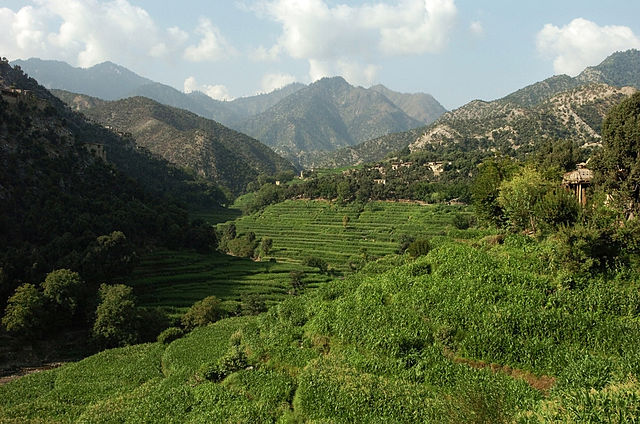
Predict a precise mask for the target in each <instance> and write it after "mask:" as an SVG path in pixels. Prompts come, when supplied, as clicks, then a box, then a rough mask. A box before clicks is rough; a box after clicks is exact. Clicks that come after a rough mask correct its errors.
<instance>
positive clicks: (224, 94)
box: [183, 76, 233, 100]
mask: <svg viewBox="0 0 640 424" xmlns="http://www.w3.org/2000/svg"><path fill="white" fill-rule="evenodd" d="M183 87H184V88H183V89H184V92H185V93H191V92H194V91H201V92H203V93H205V94H206V95H207V96H209V97H211V98H212V99H216V100H233V97H232V96H231V95H230V94H229V90H228V89H227V87H225V86H224V85H207V84H204V85H200V84H198V81H196V78H195V77H193V76H191V77H189V78H187V79H185V80H184V84H183Z"/></svg>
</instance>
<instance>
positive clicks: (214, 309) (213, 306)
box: [181, 296, 222, 331]
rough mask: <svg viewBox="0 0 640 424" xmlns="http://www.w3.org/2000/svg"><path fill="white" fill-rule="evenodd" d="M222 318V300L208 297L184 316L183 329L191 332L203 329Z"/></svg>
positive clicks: (195, 304) (198, 302) (194, 305)
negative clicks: (195, 329) (197, 328)
mask: <svg viewBox="0 0 640 424" xmlns="http://www.w3.org/2000/svg"><path fill="white" fill-rule="evenodd" d="M220 318H222V310H221V309H220V299H218V298H217V297H215V296H207V297H205V298H204V299H202V300H199V301H197V302H196V303H194V304H193V306H191V308H189V310H188V311H187V312H186V313H185V314H184V315H183V316H182V320H181V321H182V325H183V327H184V328H185V329H186V330H188V331H191V330H193V329H194V328H196V327H202V326H204V325H207V324H209V323H212V322H216V321H218V320H219V319H220Z"/></svg>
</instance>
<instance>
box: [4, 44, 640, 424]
mask: <svg viewBox="0 0 640 424" xmlns="http://www.w3.org/2000/svg"><path fill="white" fill-rule="evenodd" d="M19 63H20V65H19V66H15V65H14V66H12V65H10V64H9V63H8V61H6V60H3V61H2V62H1V63H0V86H1V87H2V95H1V96H0V200H2V201H1V202H0V230H1V231H0V248H1V249H0V295H1V297H0V311H1V312H2V315H1V324H2V325H1V327H0V340H2V341H3V346H4V348H3V349H0V366H2V370H3V373H4V374H12V373H14V372H15V369H16V367H18V368H19V367H28V366H38V365H42V364H40V363H38V361H41V362H42V363H45V362H47V361H46V360H45V359H46V358H48V357H53V356H56V357H59V358H63V359H62V360H61V362H67V361H68V363H65V364H63V365H61V366H59V367H58V366H56V367H55V368H53V367H51V369H46V370H45V369H43V370H41V371H40V372H34V373H31V374H28V375H24V376H20V377H19V378H13V377H12V378H7V379H5V380H6V381H3V384H0V422H7V423H14V422H15V423H18V422H20V423H22V422H25V423H43V422H44V423H58V422H91V423H112V422H167V423H170V422H193V423H196V422H241V423H263V422H264V423H321V422H322V423H325V422H326V423H329V422H331V423H333V422H336V423H343V422H345V423H346V422H371V423H377V422H398V423H415V422H425V423H430V422H434V423H440V422H446V423H462V422H484V423H487V422H490V423H511V422H519V423H520V422H521V423H538V422H540V423H543V422H584V423H587V422H620V423H622V422H635V421H637V417H638V416H640V385H639V384H638V375H640V344H639V343H638V340H640V221H639V218H638V216H639V215H640V194H639V193H638V189H637V188H638V184H640V172H639V165H638V163H639V162H638V155H639V154H640V145H639V139H638V134H640V127H638V122H640V116H639V112H638V111H640V93H639V92H638V89H640V79H639V75H640V73H638V69H640V68H639V67H638V64H640V52H638V51H637V50H628V51H626V52H619V53H615V54H614V55H612V56H610V57H609V58H607V59H606V60H605V61H604V62H602V63H601V64H600V65H597V66H594V67H590V68H587V69H586V70H585V71H583V72H582V73H580V74H579V75H578V76H577V77H569V76H566V75H565V76H555V77H552V78H549V79H547V80H544V81H541V82H539V83H535V84H533V85H530V86H527V87H525V88H523V89H521V90H518V91H516V92H514V93H512V94H510V95H507V96H506V97H504V98H502V99H498V100H493V101H482V100H475V101H472V102H470V103H468V104H466V105H464V106H462V107H460V108H458V109H455V110H452V111H448V112H447V111H445V110H444V108H442V106H441V105H440V104H439V103H438V102H437V101H436V100H435V99H433V98H432V97H430V96H428V95H426V94H424V93H415V94H406V93H404V94H403V93H398V92H394V91H392V90H389V89H387V88H385V87H384V86H381V85H376V86H372V87H370V88H363V87H354V86H352V85H351V84H349V83H348V82H347V81H346V80H344V79H343V78H341V77H332V78H323V79H319V80H318V81H315V82H313V83H311V84H309V85H304V84H292V85H290V86H285V87H284V88H281V89H280V90H276V91H273V92H271V93H266V94H262V95H257V96H255V97H247V98H241V99H237V100H233V101H229V102H223V101H216V100H214V99H212V98H210V97H207V96H206V95H205V94H203V93H195V92H192V93H183V92H179V91H177V90H175V89H173V88H171V87H168V86H163V85H162V84H159V83H154V82H153V81H151V80H149V79H146V78H143V77H140V76H138V75H136V74H134V73H132V72H131V71H128V70H127V69H126V68H123V67H120V66H119V65H115V64H113V63H103V64H101V65H96V66H94V67H91V68H87V69H80V68H73V67H71V66H69V65H66V64H63V63H51V62H49V61H39V60H33V59H32V60H29V61H20V62H19ZM29 66H37V67H38V68H37V69H36V68H33V69H31V70H29V74H30V75H32V76H33V77H36V78H37V79H34V78H33V77H29V76H28V75H27V74H26V73H25V72H24V71H23V69H26V68H27V67H29ZM61 70H62V71H61ZM64 73H68V74H69V75H70V77H71V78H66V79H65V78H62V77H63V76H64V75H62V76H61V74H64ZM95 75H101V78H103V80H104V81H105V82H108V83H109V84H113V85H114V86H117V87H119V90H117V91H112V92H109V93H105V92H101V91H96V90H97V88H96V87H95V86H94V84H92V83H93V81H94V78H95V77H94V76H95ZM54 77H55V78H54ZM40 78H42V82H46V83H47V85H49V86H50V87H49V88H50V89H51V90H49V89H47V88H45V87H44V86H43V85H41V83H42V82H41V81H40ZM112 78H115V80H112ZM72 82H74V83H75V84H71V83H72ZM53 85H57V86H56V87H53ZM67 90H71V91H67ZM76 90H77V91H76ZM91 90H93V91H91ZM172 90H173V91H172ZM145 93H146V94H148V95H149V97H145V96H144V95H145ZM149 93H156V94H155V95H151V94H149ZM157 93H165V94H166V96H164V97H163V96H161V95H159V94H157ZM167 99H173V100H167ZM185 105H190V106H189V107H187V106H185ZM216 113H218V115H215V114H216ZM212 118H213V119H215V120H213V119H212ZM227 125H228V126H227ZM232 128H233V129H232ZM359 143H360V144H359ZM576 169H578V170H581V172H578V173H577V174H578V175H579V176H583V177H584V179H582V180H580V181H579V183H580V184H583V186H581V187H584V191H582V190H581V189H580V190H578V191H579V192H580V193H581V196H583V197H581V198H580V200H578V199H576V197H575V194H574V193H575V190H576V187H575V184H576V182H575V181H573V182H572V181H570V179H568V178H567V175H569V173H570V172H572V171H575V170H576ZM572 184H573V185H572ZM65 355H67V356H65ZM42 368H44V367H42ZM15 377H18V376H17V375H16V376H15ZM9 380H10V381H9Z"/></svg>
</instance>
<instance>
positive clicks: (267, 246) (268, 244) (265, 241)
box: [260, 237, 273, 257]
mask: <svg viewBox="0 0 640 424" xmlns="http://www.w3.org/2000/svg"><path fill="white" fill-rule="evenodd" d="M260 247H261V250H262V256H263V257H264V256H269V253H271V248H272V247H273V239H272V238H269V237H262V241H261V242H260Z"/></svg>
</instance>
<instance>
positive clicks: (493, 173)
mask: <svg viewBox="0 0 640 424" xmlns="http://www.w3.org/2000/svg"><path fill="white" fill-rule="evenodd" d="M516 169H517V166H516V164H515V163H514V162H513V161H512V160H511V159H509V158H504V159H489V160H487V161H485V162H483V163H482V164H481V165H480V168H479V170H478V175H477V176H476V178H475V179H474V181H473V185H472V187H471V198H472V199H473V207H474V209H475V212H476V216H477V217H478V219H479V220H482V221H485V222H488V223H491V224H494V225H502V224H503V218H504V217H503V210H502V207H501V206H500V204H499V203H498V195H499V194H500V192H499V190H500V184H501V183H502V181H504V180H505V179H507V178H509V177H510V176H511V175H512V174H513V172H514V171H515V170H516Z"/></svg>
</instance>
